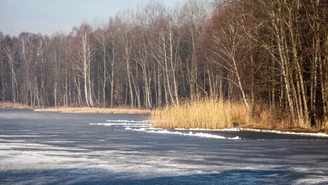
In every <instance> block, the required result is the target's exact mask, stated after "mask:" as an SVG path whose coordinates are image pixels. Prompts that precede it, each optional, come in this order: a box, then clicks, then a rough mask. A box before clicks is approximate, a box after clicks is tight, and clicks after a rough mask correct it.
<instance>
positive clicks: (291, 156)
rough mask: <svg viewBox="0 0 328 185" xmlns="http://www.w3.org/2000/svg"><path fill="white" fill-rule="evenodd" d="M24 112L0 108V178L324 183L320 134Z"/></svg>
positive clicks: (121, 183)
mask: <svg viewBox="0 0 328 185" xmlns="http://www.w3.org/2000/svg"><path fill="white" fill-rule="evenodd" d="M6 114H10V113H6ZM28 114H29V113H28V112H27V113H25V112H24V115H23V116H21V117H19V115H20V114H15V116H18V117H15V116H12V115H6V116H4V117H5V119H1V115H0V184H118V185H127V184H143V185H152V184H159V185H160V184H192V185H196V184H197V185H198V184H205V185H209V184H228V185H229V184H246V185H253V184H297V185H298V184H328V179H327V176H328V170H327V166H328V160H327V152H328V143H327V141H328V140H318V141H317V140H304V141H300V140H288V141H280V140H279V141H278V140H265V141H258V140H242V139H240V138H239V137H235V138H234V137H232V138H229V137H225V136H222V135H220V134H217V133H215V132H211V131H210V130H183V129H182V130H165V129H159V128H152V127H151V125H150V124H149V123H148V122H147V121H140V120H138V118H135V117H129V118H125V117H124V116H112V115H88V116H85V115H74V114H55V116H53V115H51V114H49V113H48V114H47V113H37V114H36V113H32V114H33V116H34V118H35V119H30V118H29V119H24V118H25V117H29V116H28ZM44 115H45V116H46V118H44ZM39 118H40V119H39ZM50 118H51V119H50ZM8 120H9V121H8ZM89 123H90V124H89ZM105 126H106V127H105ZM232 132H237V134H238V133H239V132H238V131H237V130H233V131H232Z"/></svg>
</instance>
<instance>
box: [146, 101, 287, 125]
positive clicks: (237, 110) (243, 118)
mask: <svg viewBox="0 0 328 185" xmlns="http://www.w3.org/2000/svg"><path fill="white" fill-rule="evenodd" d="M255 113H256V114H255V115H252V114H251V112H250V111H248V110H247V108H246V107H245V105H244V104H242V103H239V102H235V103H231V102H227V101H223V100H213V99H205V100H196V101H189V102H185V103H183V104H182V105H180V106H179V107H177V106H171V107H166V108H163V109H158V110H155V111H153V112H152V113H151V116H150V120H151V122H152V123H153V126H154V127H161V128H186V129H190V128H203V129H222V128H232V127H234V126H236V125H239V127H251V128H267V129H271V128H273V127H274V128H276V127H281V126H282V125H283V124H282V123H279V124H278V126H277V124H276V125H275V124H272V123H273V122H275V121H277V120H275V115H273V113H271V111H269V110H267V109H263V107H261V108H259V110H257V111H255ZM282 122H284V121H282Z"/></svg>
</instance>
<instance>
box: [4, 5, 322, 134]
mask: <svg viewBox="0 0 328 185" xmlns="http://www.w3.org/2000/svg"><path fill="white" fill-rule="evenodd" d="M59 29H60V28H59ZM0 71H1V72H0V101H2V102H5V101H6V102H13V103H21V104H27V105H29V106H31V107H49V106H54V107H57V106H89V107H121V106H122V107H123V106H124V107H136V108H144V109H155V108H159V107H164V106H167V105H174V106H179V104H180V103H181V102H183V101H188V100H193V99H201V98H214V99H223V100H225V101H230V102H242V103H243V104H244V106H245V107H246V108H247V110H249V111H252V112H255V110H256V109H258V108H259V107H260V108H261V107H267V108H268V109H269V110H271V111H272V112H280V113H282V114H285V115H288V117H289V118H290V120H291V124H292V125H293V126H295V127H302V128H308V127H311V126H315V127H318V128H320V127H322V126H324V125H325V124H327V122H328V2H327V1H326V0H216V1H210V0H189V1H186V3H184V4H183V5H181V6H177V7H175V8H171V9H170V8H168V7H166V6H164V5H163V4H162V3H160V2H158V1H156V2H155V1H151V2H149V3H148V4H145V5H143V6H140V7H138V8H136V9H134V10H131V9H127V10H124V11H121V12H119V13H118V14H117V15H116V16H113V17H109V18H108V21H107V22H104V23H101V24H99V23H98V24H90V23H86V22H85V23H82V24H81V25H80V26H77V27H74V28H72V31H71V33H69V34H64V33H54V34H53V35H51V36H49V35H42V34H35V33H27V32H23V33H21V34H20V35H19V36H9V35H4V34H3V33H1V32H0ZM327 125H328V124H327Z"/></svg>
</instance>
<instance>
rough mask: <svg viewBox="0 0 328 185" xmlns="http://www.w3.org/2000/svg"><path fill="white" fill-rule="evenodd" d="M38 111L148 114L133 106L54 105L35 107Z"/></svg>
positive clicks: (147, 111)
mask: <svg viewBox="0 0 328 185" xmlns="http://www.w3.org/2000/svg"><path fill="white" fill-rule="evenodd" d="M35 111H38V112H64V113H95V114H149V113H150V111H149V110H142V109H133V108H96V107H56V108H53V107H51V108H43V109H35Z"/></svg>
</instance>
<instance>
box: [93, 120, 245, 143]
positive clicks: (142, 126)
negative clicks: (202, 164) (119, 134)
mask: <svg viewBox="0 0 328 185" xmlns="http://www.w3.org/2000/svg"><path fill="white" fill-rule="evenodd" d="M89 125H96V126H108V127H122V128H123V129H124V130H128V131H136V132H146V133H152V134H171V135H180V136H194V137H200V138H211V139H231V140H238V139H241V138H240V137H238V136H236V137H232V138H227V137H223V136H220V135H217V134H209V133H206V131H213V130H209V129H190V130H187V129H182V128H181V129H175V130H174V131H170V130H165V129H161V128H154V127H152V125H151V124H150V122H149V121H147V120H146V121H135V120H107V121H106V123H90V124H89ZM183 131H190V132H183ZM195 131H198V132H195ZM219 131H237V129H220V130H219Z"/></svg>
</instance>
